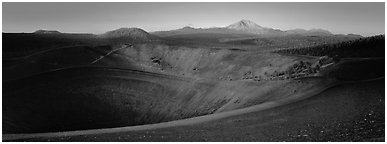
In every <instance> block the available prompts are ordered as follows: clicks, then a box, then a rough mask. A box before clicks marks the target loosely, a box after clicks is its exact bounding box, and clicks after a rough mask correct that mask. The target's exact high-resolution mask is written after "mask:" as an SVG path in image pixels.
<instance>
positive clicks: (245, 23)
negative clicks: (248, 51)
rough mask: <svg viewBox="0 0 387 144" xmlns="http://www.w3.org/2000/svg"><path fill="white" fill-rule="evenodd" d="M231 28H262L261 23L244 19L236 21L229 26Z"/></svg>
mask: <svg viewBox="0 0 387 144" xmlns="http://www.w3.org/2000/svg"><path fill="white" fill-rule="evenodd" d="M227 28H229V29H236V30H247V29H262V28H263V27H261V26H260V25H257V24H256V23H254V22H253V21H250V20H246V19H243V20H241V21H238V22H236V23H233V24H231V25H229V26H227Z"/></svg>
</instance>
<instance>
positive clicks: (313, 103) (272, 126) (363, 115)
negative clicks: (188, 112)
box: [24, 79, 385, 141]
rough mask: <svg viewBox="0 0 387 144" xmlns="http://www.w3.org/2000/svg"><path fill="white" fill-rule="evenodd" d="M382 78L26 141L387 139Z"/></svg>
mask: <svg viewBox="0 0 387 144" xmlns="http://www.w3.org/2000/svg"><path fill="white" fill-rule="evenodd" d="M384 91H385V90H384V79H380V80H376V81H369V82H361V83H351V84H344V85H339V86H336V87H333V88H331V89H328V90H326V91H325V92H323V93H321V94H318V95H316V96H313V97H311V98H308V99H305V100H302V101H299V102H295V103H291V104H288V105H283V106H281V107H278V108H274V109H270V110H265V111H260V112H253V113H249V114H244V115H240V116H234V117H230V118H226V119H222V120H217V121H210V122H207V123H201V124H197V125H192V126H179V127H170V128H164V129H154V130H142V131H132V132H120V133H107V134H94V135H93V134H92V135H79V136H68V137H66V136H64V137H57V138H37V139H24V140H27V141H384V136H385V135H384V115H385V111H384V105H385V102H384V100H385V97H384Z"/></svg>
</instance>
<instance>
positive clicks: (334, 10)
mask: <svg viewBox="0 0 387 144" xmlns="http://www.w3.org/2000/svg"><path fill="white" fill-rule="evenodd" d="M2 13H3V14H2V20H3V26H2V31H3V32H12V33H14V32H33V31H36V30H38V29H45V30H58V31H61V32H68V33H94V34H100V33H104V32H106V31H110V30H114V29H118V28H121V27H138V28H141V29H144V30H146V31H148V32H152V31H164V30H172V29H178V28H182V27H184V26H193V27H197V28H199V27H200V28H209V27H222V26H227V25H230V24H232V23H235V22H237V21H240V20H242V19H247V20H251V21H253V22H255V23H257V24H258V25H261V26H264V27H270V28H274V29H281V30H289V29H295V28H303V29H312V28H321V29H326V30H329V31H331V32H332V33H334V34H360V35H363V36H372V35H377V34H384V31H385V27H384V26H385V24H384V21H385V20H384V18H385V16H384V15H385V12H384V3H383V2H379V3H364V2H363V3H360V2H358V3H278V2H277V3H262V2H255V3H232V2H224V3H204V2H202V3H185V2H184V3H183V2H182V3H171V2H165V3H156V2H148V3H134V2H132V3H74V2H73V3H42V2H40V3H20V2H18V3H4V2H3V3H2Z"/></svg>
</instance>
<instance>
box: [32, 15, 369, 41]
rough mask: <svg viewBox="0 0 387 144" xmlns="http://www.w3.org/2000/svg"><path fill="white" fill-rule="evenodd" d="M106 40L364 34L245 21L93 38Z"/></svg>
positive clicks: (116, 32)
mask: <svg viewBox="0 0 387 144" xmlns="http://www.w3.org/2000/svg"><path fill="white" fill-rule="evenodd" d="M34 33H36V34H65V33H61V32H59V31H56V30H38V31H36V32H34ZM93 36H96V37H99V38H104V39H116V40H117V39H120V41H122V40H131V41H143V42H144V41H153V40H159V39H160V38H161V37H166V38H167V37H171V38H180V39H181V38H183V39H187V38H188V39H193V38H194V39H197V38H201V40H206V39H215V40H216V41H219V42H230V41H235V40H237V41H240V40H247V39H250V41H251V40H253V39H256V38H257V37H268V38H269V37H284V36H286V37H295V36H296V37H299V36H301V37H305V36H322V37H326V36H328V37H333V36H335V37H336V36H338V37H347V38H351V39H353V38H360V37H362V36H360V35H353V34H349V35H342V34H337V35H334V34H332V33H331V32H329V31H327V30H323V29H311V30H305V29H293V30H287V31H282V30H279V29H273V28H268V27H263V26H260V25H258V24H256V23H254V22H252V21H250V20H241V21H238V22H236V23H233V24H231V25H229V26H226V27H213V28H193V27H189V26H187V27H183V28H180V29H176V30H170V31H156V32H151V33H148V32H146V31H144V30H142V29H139V28H119V29H116V30H112V31H108V32H106V33H103V34H99V35H93Z"/></svg>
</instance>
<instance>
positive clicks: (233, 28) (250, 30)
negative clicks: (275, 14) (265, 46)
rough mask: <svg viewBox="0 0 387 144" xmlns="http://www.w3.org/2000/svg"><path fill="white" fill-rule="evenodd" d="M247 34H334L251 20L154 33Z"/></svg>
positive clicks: (163, 34) (161, 34)
mask: <svg viewBox="0 0 387 144" xmlns="http://www.w3.org/2000/svg"><path fill="white" fill-rule="evenodd" d="M205 33H207V34H208V33H212V34H245V35H252V36H254V35H255V36H257V35H259V36H271V37H273V36H274V37H275V36H287V35H303V36H332V35H333V34H332V33H331V32H329V31H327V30H323V29H311V30H305V29H293V30H288V31H282V30H279V29H273V28H267V27H262V26H260V25H258V24H256V23H254V22H252V21H250V20H241V21H239V22H236V23H233V24H231V25H229V26H226V27H215V28H193V27H184V28H181V29H177V30H170V31H156V32H152V34H154V35H157V36H161V37H167V36H176V35H187V34H205Z"/></svg>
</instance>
